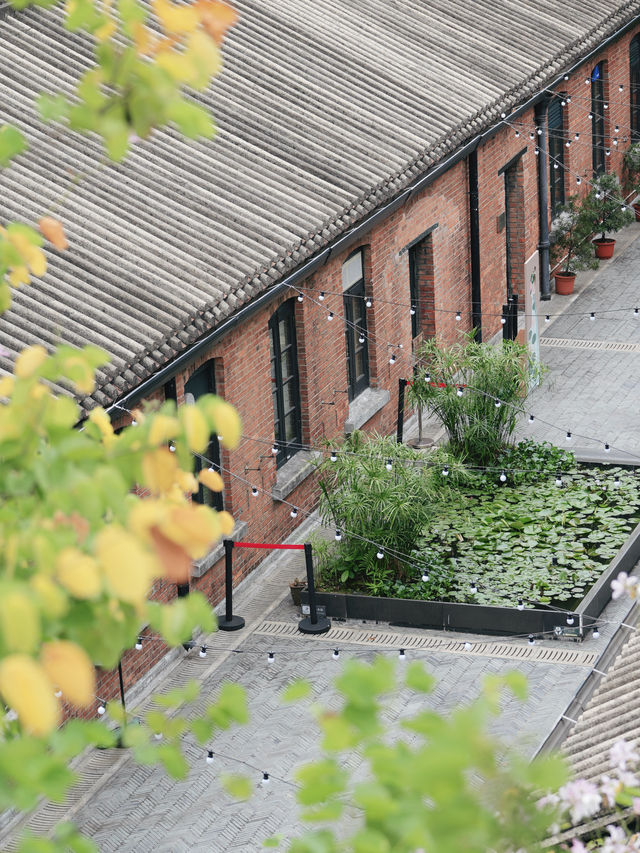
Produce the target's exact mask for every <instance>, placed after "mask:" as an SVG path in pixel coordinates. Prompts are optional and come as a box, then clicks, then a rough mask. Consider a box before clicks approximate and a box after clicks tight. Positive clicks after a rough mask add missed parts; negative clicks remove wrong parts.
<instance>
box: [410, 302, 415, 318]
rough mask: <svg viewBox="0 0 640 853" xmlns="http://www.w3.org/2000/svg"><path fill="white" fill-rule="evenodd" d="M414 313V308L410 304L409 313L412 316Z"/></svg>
mask: <svg viewBox="0 0 640 853" xmlns="http://www.w3.org/2000/svg"><path fill="white" fill-rule="evenodd" d="M415 313H416V309H415V308H414V307H413V305H412V306H411V308H410V309H409V314H411V316H412V317H413V316H414V314H415Z"/></svg>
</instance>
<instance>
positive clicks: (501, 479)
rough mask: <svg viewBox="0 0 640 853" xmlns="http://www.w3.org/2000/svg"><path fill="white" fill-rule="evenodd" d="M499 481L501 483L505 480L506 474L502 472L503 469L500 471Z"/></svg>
mask: <svg viewBox="0 0 640 853" xmlns="http://www.w3.org/2000/svg"><path fill="white" fill-rule="evenodd" d="M500 482H501V483H506V482H507V475H506V474H505V473H504V471H502V473H501V474H500Z"/></svg>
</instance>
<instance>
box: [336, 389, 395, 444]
mask: <svg viewBox="0 0 640 853" xmlns="http://www.w3.org/2000/svg"><path fill="white" fill-rule="evenodd" d="M390 399H391V395H390V394H389V392H388V391H387V390H386V389H385V388H365V390H364V391H363V392H362V394H358V396H357V397H356V398H355V400H352V401H351V402H350V403H349V417H348V418H347V420H346V421H345V424H344V431H345V435H349V433H352V432H354V431H355V430H357V429H360V427H362V426H364V425H365V424H366V423H367V421H370V420H371V418H372V417H373V416H374V415H377V414H378V412H379V411H380V410H381V409H384V407H385V406H386V405H387V403H388V402H389V400H390Z"/></svg>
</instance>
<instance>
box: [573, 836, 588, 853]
mask: <svg viewBox="0 0 640 853" xmlns="http://www.w3.org/2000/svg"><path fill="white" fill-rule="evenodd" d="M571 853H587V848H586V847H585V846H584V844H583V843H582V841H580V840H579V839H578V838H574V839H573V841H572V842H571Z"/></svg>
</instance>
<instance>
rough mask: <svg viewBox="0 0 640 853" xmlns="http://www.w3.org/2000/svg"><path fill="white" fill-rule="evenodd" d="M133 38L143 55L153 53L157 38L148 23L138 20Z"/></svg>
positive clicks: (134, 27) (134, 26)
mask: <svg viewBox="0 0 640 853" xmlns="http://www.w3.org/2000/svg"><path fill="white" fill-rule="evenodd" d="M133 40H134V41H135V44H136V50H137V51H138V53H139V54H140V55H141V56H145V55H149V54H151V53H153V49H154V47H155V45H156V38H155V36H154V35H153V34H152V32H151V30H150V29H149V28H148V27H147V26H146V24H143V23H142V22H141V21H136V23H135V24H134V25H133Z"/></svg>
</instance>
